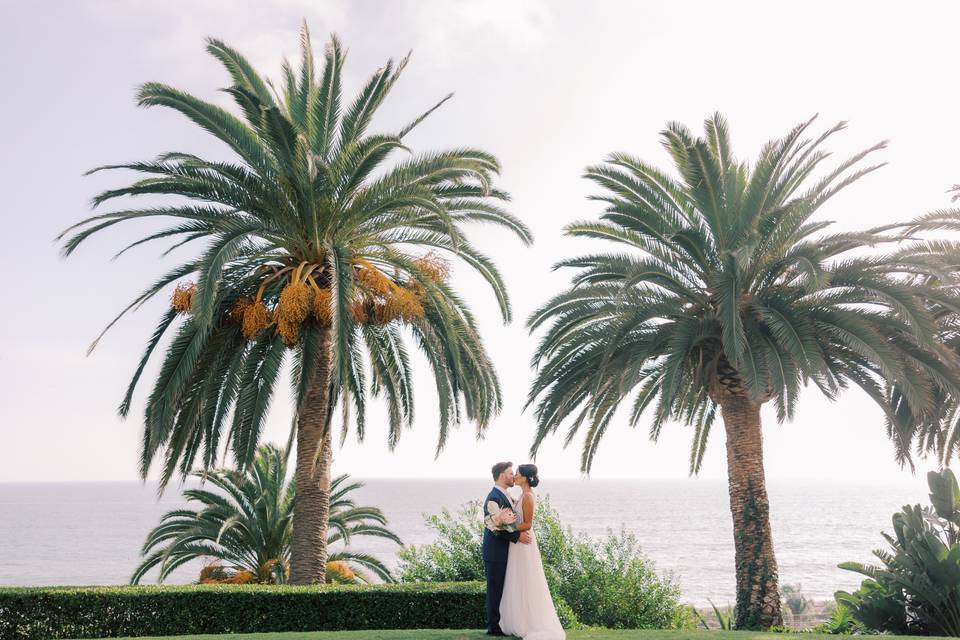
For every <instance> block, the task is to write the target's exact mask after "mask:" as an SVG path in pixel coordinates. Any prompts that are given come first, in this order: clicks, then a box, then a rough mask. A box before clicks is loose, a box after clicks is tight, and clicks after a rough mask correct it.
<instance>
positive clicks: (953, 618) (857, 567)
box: [836, 469, 960, 636]
mask: <svg viewBox="0 0 960 640" xmlns="http://www.w3.org/2000/svg"><path fill="white" fill-rule="evenodd" d="M927 482H928V484H929V486H930V501H931V502H932V503H933V507H932V508H930V507H926V508H922V507H921V506H920V505H913V506H910V505H907V506H904V507H903V509H902V510H901V511H900V512H899V513H896V514H894V516H893V531H894V535H892V536H891V535H888V534H886V533H884V534H883V537H884V538H885V539H886V540H887V542H888V543H889V544H890V547H891V550H890V551H875V552H874V555H875V556H876V557H877V558H878V559H879V560H880V562H881V563H882V566H867V565H862V564H860V563H858V562H845V563H843V564H841V565H840V568H841V569H847V570H849V571H856V572H858V573H862V574H864V575H865V576H867V579H866V580H864V581H863V582H862V583H861V585H860V588H859V589H858V590H857V591H855V592H853V593H847V592H845V591H838V592H837V594H836V599H837V602H838V603H840V604H841V605H845V606H847V607H848V608H849V609H850V613H851V615H852V616H853V617H854V618H856V620H857V621H859V622H860V623H861V624H863V625H864V626H865V627H867V628H868V629H874V630H876V631H888V632H891V633H897V634H916V635H948V636H960V486H958V485H957V479H956V477H955V476H954V475H953V472H951V471H950V470H949V469H946V470H944V471H943V472H940V473H938V472H936V471H931V472H930V473H929V474H927Z"/></svg>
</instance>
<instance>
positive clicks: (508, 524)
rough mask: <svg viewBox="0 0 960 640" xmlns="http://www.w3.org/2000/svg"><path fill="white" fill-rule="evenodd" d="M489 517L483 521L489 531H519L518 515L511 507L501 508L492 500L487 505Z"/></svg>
mask: <svg viewBox="0 0 960 640" xmlns="http://www.w3.org/2000/svg"><path fill="white" fill-rule="evenodd" d="M486 511H487V514H488V515H487V516H486V517H485V518H484V519H483V523H484V525H486V527H487V529H490V531H493V532H494V533H497V532H500V531H506V532H511V531H516V530H517V514H516V513H514V511H513V509H511V508H510V507H501V506H500V505H499V504H497V503H496V502H494V501H493V500H491V501H490V502H488V503H487V510H486Z"/></svg>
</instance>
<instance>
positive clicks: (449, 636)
mask: <svg viewBox="0 0 960 640" xmlns="http://www.w3.org/2000/svg"><path fill="white" fill-rule="evenodd" d="M708 637H709V640H774V639H775V638H780V639H781V640H782V639H783V638H784V636H783V634H772V633H759V632H753V631H668V630H653V631H651V630H626V631H621V630H616V631H615V630H609V629H595V630H594V629H591V630H586V631H568V632H567V640H708ZM912 637H914V636H898V638H904V639H906V638H912ZM165 638H166V640H172V639H173V638H177V639H178V640H481V638H482V639H483V640H486V639H487V638H489V636H487V635H486V634H484V633H483V631H474V630H453V629H406V630H402V631H376V630H368V631H317V632H292V633H251V634H225V635H202V636H166V637H165ZM803 638H804V640H825V639H827V638H831V639H832V640H836V636H829V635H823V634H816V633H809V634H804V635H803ZM119 640H161V639H160V638H137V639H132V638H127V639H124V638H121V639H119Z"/></svg>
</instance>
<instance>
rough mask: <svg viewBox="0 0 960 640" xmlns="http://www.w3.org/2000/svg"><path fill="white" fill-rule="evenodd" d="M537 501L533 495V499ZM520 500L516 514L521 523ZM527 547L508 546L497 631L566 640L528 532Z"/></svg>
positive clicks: (525, 639)
mask: <svg viewBox="0 0 960 640" xmlns="http://www.w3.org/2000/svg"><path fill="white" fill-rule="evenodd" d="M534 500H536V496H534ZM522 505H523V500H522V499H521V500H520V504H518V505H517V515H519V516H520V518H519V520H520V521H521V522H522V521H523V513H522V511H523V506H522ZM530 536H531V538H532V541H531V542H530V544H520V543H517V544H511V545H510V554H509V555H508V556H507V577H506V580H505V583H504V587H503V598H502V599H501V600H500V628H501V629H503V632H504V633H506V634H507V635H514V636H519V637H521V638H523V640H565V638H566V634H565V633H564V631H563V627H562V626H561V625H560V619H559V618H558V617H557V610H556V608H554V606H553V598H551V597H550V589H549V587H547V578H546V576H545V575H544V573H543V561H542V560H541V558H540V548H539V547H538V546H537V538H536V536H534V534H533V529H530Z"/></svg>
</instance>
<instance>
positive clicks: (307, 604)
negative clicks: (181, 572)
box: [0, 582, 485, 640]
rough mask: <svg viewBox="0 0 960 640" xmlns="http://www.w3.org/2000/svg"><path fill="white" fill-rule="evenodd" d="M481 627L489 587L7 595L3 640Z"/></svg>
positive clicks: (0, 620) (44, 590)
mask: <svg viewBox="0 0 960 640" xmlns="http://www.w3.org/2000/svg"><path fill="white" fill-rule="evenodd" d="M484 624H485V608H484V587H483V585H482V584H481V583H478V582H451V583H432V584H391V585H320V586H310V587H294V586H287V585H281V586H276V585H183V586H122V587H0V640H61V639H64V638H109V637H116V636H166V635H186V634H202V633H252V632H258V631H332V630H347V629H464V628H476V629H479V628H482V627H483V626H484Z"/></svg>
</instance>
